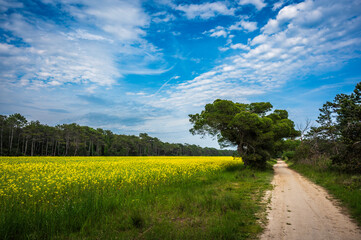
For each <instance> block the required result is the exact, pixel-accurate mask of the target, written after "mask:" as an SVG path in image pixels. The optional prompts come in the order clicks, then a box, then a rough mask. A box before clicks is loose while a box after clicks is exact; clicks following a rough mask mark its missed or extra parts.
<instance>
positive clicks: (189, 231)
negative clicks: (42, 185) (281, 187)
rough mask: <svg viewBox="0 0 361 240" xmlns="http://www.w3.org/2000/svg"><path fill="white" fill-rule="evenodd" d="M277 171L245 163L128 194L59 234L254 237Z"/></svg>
mask: <svg viewBox="0 0 361 240" xmlns="http://www.w3.org/2000/svg"><path fill="white" fill-rule="evenodd" d="M271 176H272V173H271V171H266V172H258V171H253V170H249V169H244V168H243V166H239V167H233V168H230V169H226V170H225V171H222V172H220V173H218V174H216V175H210V176H206V177H202V178H199V179H194V180H193V181H189V182H187V183H183V184H180V185H173V186H167V187H162V188H159V189H158V190H157V191H156V192H153V193H140V194H134V195H131V196H129V197H128V200H127V202H125V203H123V204H121V205H115V206H114V209H112V211H109V212H108V213H107V214H104V215H102V216H101V217H100V218H90V219H89V221H88V222H87V223H85V224H84V225H83V226H82V228H81V229H80V231H78V232H75V233H73V234H71V235H70V236H67V235H63V236H59V237H58V238H59V239H64V238H65V239H83V238H88V239H138V238H139V239H248V238H254V237H256V235H257V234H258V233H260V232H261V231H262V227H261V226H260V220H259V218H260V217H259V216H258V214H259V213H260V212H262V211H263V209H264V206H262V204H261V203H260V202H261V201H260V200H261V196H262V194H263V191H264V190H266V189H268V188H270V185H269V182H270V180H271Z"/></svg>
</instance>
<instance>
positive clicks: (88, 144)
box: [0, 113, 234, 156]
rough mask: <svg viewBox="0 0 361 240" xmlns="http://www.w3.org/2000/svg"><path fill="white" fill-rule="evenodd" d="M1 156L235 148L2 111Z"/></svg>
mask: <svg viewBox="0 0 361 240" xmlns="http://www.w3.org/2000/svg"><path fill="white" fill-rule="evenodd" d="M0 128H1V129H0V134H1V136H0V138H1V140H0V155H1V156H232V155H233V154H234V151H233V150H219V149H216V148H208V147H206V148H202V147H200V146H197V145H190V144H180V143H168V142H162V141H161V140H159V139H158V138H156V137H151V136H149V135H148V134H147V133H140V134H139V136H134V135H131V136H130V135H122V134H115V133H113V132H112V131H110V130H103V129H101V128H97V129H94V128H91V127H88V126H80V125H78V124H76V123H71V124H62V125H57V126H48V125H46V124H42V123H40V122H39V121H30V122H29V121H28V120H27V119H26V118H25V117H24V116H22V115H21V114H19V113H15V114H11V115H8V116H5V115H0Z"/></svg>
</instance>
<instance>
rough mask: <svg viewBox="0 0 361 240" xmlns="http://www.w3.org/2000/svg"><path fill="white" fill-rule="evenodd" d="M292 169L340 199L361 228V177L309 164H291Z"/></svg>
mask: <svg viewBox="0 0 361 240" xmlns="http://www.w3.org/2000/svg"><path fill="white" fill-rule="evenodd" d="M289 166H290V168H292V169H294V170H296V171H297V172H299V173H301V174H302V175H304V176H305V177H307V178H309V179H310V180H312V181H313V182H315V183H316V184H319V185H321V186H323V187H324V188H326V189H327V190H328V191H329V193H331V194H332V195H333V196H334V197H335V198H336V199H339V200H340V201H341V203H342V205H343V206H345V207H346V208H347V209H348V210H349V212H350V214H351V216H352V217H353V218H354V219H355V220H356V221H357V223H358V224H359V226H361V175H360V174H358V175H351V174H345V173H340V172H338V171H335V170H332V169H330V168H324V167H317V166H313V165H308V164H298V163H297V164H296V163H291V164H289Z"/></svg>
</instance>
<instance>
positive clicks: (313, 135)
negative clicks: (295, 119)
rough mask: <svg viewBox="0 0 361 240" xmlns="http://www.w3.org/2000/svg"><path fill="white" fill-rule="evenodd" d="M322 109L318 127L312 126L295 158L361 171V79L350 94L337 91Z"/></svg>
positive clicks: (349, 170)
mask: <svg viewBox="0 0 361 240" xmlns="http://www.w3.org/2000/svg"><path fill="white" fill-rule="evenodd" d="M319 110H320V115H319V117H318V119H317V121H316V122H317V123H318V126H313V127H310V128H309V131H308V133H307V134H305V138H304V139H302V141H301V143H300V145H299V146H298V148H296V151H295V153H294V161H296V162H297V161H298V162H303V163H309V164H317V165H320V164H324V165H325V167H332V168H334V169H337V170H341V171H345V172H355V173H361V82H359V83H358V84H357V85H356V87H355V89H354V91H353V92H352V93H351V94H337V95H336V97H335V98H334V100H333V101H332V102H330V101H327V102H326V103H325V104H324V105H323V106H322V108H320V109H319ZM307 125H309V124H306V126H307ZM304 130H306V129H304Z"/></svg>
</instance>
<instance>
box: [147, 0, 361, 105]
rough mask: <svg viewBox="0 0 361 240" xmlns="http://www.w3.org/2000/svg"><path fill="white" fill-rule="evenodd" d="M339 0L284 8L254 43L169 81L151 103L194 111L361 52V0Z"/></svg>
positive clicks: (267, 88)
mask: <svg viewBox="0 0 361 240" xmlns="http://www.w3.org/2000/svg"><path fill="white" fill-rule="evenodd" d="M340 4H341V3H339V2H338V1H333V2H330V1H317V2H313V1H306V2H303V3H299V4H294V5H290V6H287V7H284V8H282V9H281V10H280V12H279V13H278V15H277V16H276V18H275V19H270V20H269V21H268V23H267V24H266V25H265V26H264V27H263V28H262V31H261V33H260V35H258V36H256V37H254V38H253V40H251V41H250V46H247V45H243V44H238V45H237V44H234V45H232V46H231V47H232V48H233V49H243V50H245V52H242V53H240V54H239V55H234V56H233V57H230V58H229V59H228V60H227V62H226V63H224V64H222V65H220V66H218V67H215V68H214V69H212V70H211V71H209V72H206V73H204V74H202V75H200V76H198V77H196V78H194V79H192V80H189V81H185V82H183V83H181V84H178V85H173V86H170V87H169V88H168V91H167V92H168V94H166V95H164V96H163V97H161V98H160V99H154V100H153V101H149V100H148V104H152V105H154V106H157V107H164V108H173V107H176V108H177V109H185V110H186V111H190V109H196V108H197V107H199V106H203V105H204V104H205V103H207V102H209V101H212V100H214V99H216V98H226V99H236V100H238V101H239V100H242V99H243V100H245V101H247V97H249V96H254V95H257V94H262V93H265V92H268V91H272V90H273V89H277V88H280V87H281V86H283V85H284V83H286V82H287V81H291V80H292V81H294V80H295V79H302V77H303V76H305V75H306V74H312V73H315V72H319V71H321V72H322V71H323V70H324V69H329V67H339V66H341V65H342V64H343V62H344V61H346V60H347V59H351V58H355V57H359V55H357V53H355V52H356V51H355V50H356V49H359V48H360V46H361V38H360V37H359V36H358V35H357V31H356V29H359V28H360V26H361V17H359V16H360V13H361V7H360V2H358V1H348V2H347V6H348V8H347V9H346V10H344V11H339V10H338V9H340V8H341V6H340ZM342 4H345V3H344V2H343V3H342ZM343 6H344V5H343ZM331 16H332V17H331ZM275 26H276V27H275Z"/></svg>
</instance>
